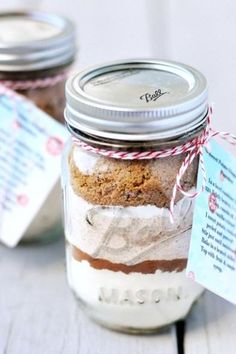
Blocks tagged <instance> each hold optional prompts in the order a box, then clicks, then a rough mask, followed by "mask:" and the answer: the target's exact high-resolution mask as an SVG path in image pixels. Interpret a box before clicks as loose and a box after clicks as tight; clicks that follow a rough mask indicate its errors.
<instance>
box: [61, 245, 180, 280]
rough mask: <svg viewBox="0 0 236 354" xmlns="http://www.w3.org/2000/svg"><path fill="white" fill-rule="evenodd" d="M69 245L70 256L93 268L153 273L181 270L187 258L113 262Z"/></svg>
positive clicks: (127, 272) (126, 272)
mask: <svg viewBox="0 0 236 354" xmlns="http://www.w3.org/2000/svg"><path fill="white" fill-rule="evenodd" d="M68 247H71V252H72V257H73V258H74V259H75V260H76V261H78V262H81V261H87V262H89V264H90V266H91V267H93V268H95V269H107V270H111V271H113V272H123V273H125V274H129V273H143V274H154V273H155V272H156V271H157V270H160V271H162V272H181V271H183V270H184V269H185V268H186V266H187V259H186V258H180V259H173V260H150V261H149V260H148V261H144V262H141V263H138V264H134V265H126V264H122V263H113V262H110V261H108V260H106V259H100V258H93V257H91V256H90V255H89V254H88V253H85V252H83V251H81V250H80V249H79V248H78V247H75V246H74V245H72V244H68Z"/></svg>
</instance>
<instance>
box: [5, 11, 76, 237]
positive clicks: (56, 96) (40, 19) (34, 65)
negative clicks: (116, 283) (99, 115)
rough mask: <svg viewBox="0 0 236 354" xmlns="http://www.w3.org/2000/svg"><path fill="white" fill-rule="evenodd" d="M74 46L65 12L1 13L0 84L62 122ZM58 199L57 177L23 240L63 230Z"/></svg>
mask: <svg viewBox="0 0 236 354" xmlns="http://www.w3.org/2000/svg"><path fill="white" fill-rule="evenodd" d="M75 47H76V46H75V28H74V25H73V23H72V22H71V21H70V20H68V19H66V18H64V17H61V16H57V15H55V14H49V13H44V12H38V11H33V12H32V11H17V12H1V13H0V85H4V86H5V87H8V88H10V89H12V90H14V91H16V92H18V93H20V94H21V95H24V96H26V97H27V98H29V99H30V100H31V101H33V102H34V103H35V104H36V105H37V106H38V107H39V108H40V109H42V110H43V111H44V112H46V113H48V114H49V115H50V118H49V119H55V120H56V121H57V122H59V123H63V122H64V119H63V111H64V106H65V94H64V86H65V81H66V78H67V75H68V70H69V68H70V67H71V64H72V63H73V61H74V58H75V52H76V48H75ZM36 188H38V189H39V184H38V183H37V186H36ZM39 192H40V189H39ZM60 200H61V198H60V181H59V180H58V181H57V183H56V184H55V186H54V188H53V190H52V191H51V193H50V194H49V196H48V198H47V199H46V201H45V203H44V204H43V206H42V207H41V209H40V211H39V213H38V214H37V216H36V217H35V218H34V219H33V221H32V223H31V225H30V227H29V228H28V230H27V231H26V233H25V235H24V237H23V241H48V240H49V239H53V238H55V237H57V236H58V235H60V234H61V231H62V226H61V207H60Z"/></svg>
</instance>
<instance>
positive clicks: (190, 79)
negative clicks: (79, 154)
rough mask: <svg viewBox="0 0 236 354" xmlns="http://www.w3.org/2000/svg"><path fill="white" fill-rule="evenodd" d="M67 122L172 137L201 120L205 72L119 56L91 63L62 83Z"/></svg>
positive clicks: (93, 130)
mask: <svg viewBox="0 0 236 354" xmlns="http://www.w3.org/2000/svg"><path fill="white" fill-rule="evenodd" d="M66 99H67V105H66V110H65V119H66V122H67V123H68V124H69V125H70V126H71V127H73V128H75V129H78V130H80V131H82V132H85V133H87V134H90V135H95V136H97V137H102V138H108V139H116V140H126V141H147V140H159V139H160V140H161V139H170V138H174V137H177V136H180V135H182V134H185V133H187V132H190V131H192V130H194V129H195V128H197V127H198V126H200V125H201V124H203V123H204V121H205V119H206V114H207V110H208V103H207V100H208V93H207V82H206V79H205V77H204V76H203V75H202V74H201V73H200V72H198V71H197V70H195V69H193V68H192V67H189V66H187V65H184V64H180V63H175V62H170V61H159V60H146V59H144V60H129V61H128V60H122V61H117V62H111V63H107V64H104V65H100V66H95V67H91V68H89V69H87V70H84V71H82V72H80V73H78V74H76V75H74V76H73V77H71V78H70V79H69V80H68V81H67V84H66Z"/></svg>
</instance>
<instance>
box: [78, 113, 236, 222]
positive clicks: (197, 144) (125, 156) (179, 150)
mask: <svg viewBox="0 0 236 354" xmlns="http://www.w3.org/2000/svg"><path fill="white" fill-rule="evenodd" d="M211 116H212V108H211V107H210V108H209V112H208V118H207V126H206V128H205V129H204V131H203V132H202V134H201V135H199V136H198V137H196V138H194V139H192V140H190V141H188V142H186V143H184V144H182V145H179V146H175V147H172V148H169V149H163V150H159V151H142V152H141V151H137V152H125V151H116V150H105V149H100V148H95V147H93V146H91V145H88V144H86V143H85V142H83V141H81V140H79V139H77V138H75V137H73V138H72V139H73V141H74V142H75V143H76V144H77V145H79V146H80V147H81V148H82V149H83V150H86V151H89V152H93V153H95V154H99V155H102V156H106V157H110V158H115V159H121V160H150V159H160V158H163V157H167V156H176V155H180V154H184V153H187V154H186V156H185V158H184V160H183V163H182V165H181V167H180V169H179V171H178V173H177V176H176V180H175V185H174V187H173V191H172V197H171V200H170V206H169V211H170V220H171V222H172V223H173V221H174V204H175V199H176V194H177V191H179V192H180V193H182V194H183V195H184V196H186V197H189V198H196V197H197V196H198V195H199V194H200V193H201V192H203V191H204V190H205V186H206V181H207V177H206V170H205V163H204V159H203V148H204V147H207V145H208V143H209V141H210V140H211V139H212V138H213V137H215V136H219V137H221V138H222V139H225V140H226V141H228V142H229V143H230V144H232V145H236V136H234V135H233V134H230V133H227V132H220V131H216V130H213V129H212V128H211V127H210V123H211ZM196 156H199V163H200V169H201V173H202V186H201V188H200V190H198V191H196V192H194V193H189V192H186V191H184V190H183V188H182V186H181V179H182V177H183V175H184V173H185V172H186V170H187V169H188V167H189V166H190V165H191V163H192V162H193V160H194V158H195V157H196Z"/></svg>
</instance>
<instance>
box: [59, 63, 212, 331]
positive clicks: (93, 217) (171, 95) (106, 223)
mask: <svg viewBox="0 0 236 354" xmlns="http://www.w3.org/2000/svg"><path fill="white" fill-rule="evenodd" d="M66 97H67V106H66V112H65V119H66V122H67V126H68V129H69V131H70V132H71V134H72V139H71V142H69V143H68V145H67V147H66V149H65V152H64V157H63V171H62V186H63V191H64V219H65V237H66V257H67V275H68V282H69V286H70V288H71V289H72V291H73V293H74V294H75V296H76V298H77V299H78V301H79V303H80V305H81V306H82V307H83V308H84V310H85V311H86V312H87V313H88V315H89V316H90V317H91V318H93V319H94V320H95V321H97V322H99V323H101V324H102V325H105V326H107V327H109V328H112V329H117V330H120V331H124V332H134V333H137V332H141V333H142V332H151V331H155V330H156V329H158V328H161V327H163V326H166V325H169V324H171V323H173V322H175V321H177V320H179V319H182V318H184V317H185V316H186V315H187V313H188V312H189V310H190V308H191V306H192V304H193V303H194V301H195V300H196V299H197V298H198V297H199V296H200V294H201V293H202V291H203V288H202V287H201V286H200V285H198V284H196V283H194V282H193V281H192V280H190V279H187V278H186V275H185V268H186V264H187V257H188V248H189V242H190V234H191V227H192V214H193V200H192V199H190V198H187V197H184V196H183V195H182V194H181V193H180V192H177V195H176V198H175V205H174V210H173V217H174V223H171V221H170V212H169V207H170V201H171V198H172V193H173V188H174V185H175V182H176V176H177V174H178V171H179V169H180V167H181V165H182V163H183V160H184V158H185V156H186V155H185V154H183V153H181V154H178V155H176V156H166V157H161V158H150V156H152V153H153V152H155V151H163V150H164V149H170V148H173V147H177V146H180V145H182V144H184V143H186V142H188V141H192V140H193V139H194V138H196V137H200V136H201V134H202V133H203V131H204V128H205V127H206V119H207V113H208V105H207V84H206V80H205V78H204V76H203V75H202V74H201V73H199V72H198V71H197V70H195V69H193V68H191V67H189V66H186V65H183V64H179V63H174V62H167V61H158V60H131V61H119V62H112V63H109V64H105V65H102V66H97V67H93V68H90V69H88V70H86V71H83V72H81V73H79V74H76V75H75V76H73V77H72V78H71V79H69V80H68V82H67V85H66ZM142 153H143V155H141V154H142ZM140 157H143V159H140ZM131 158H132V159H131ZM197 168H198V159H197V158H195V160H194V161H193V163H192V164H191V165H190V166H189V168H188V169H187V171H186V172H185V174H184V176H183V178H182V181H181V183H182V187H183V189H184V190H185V191H188V192H194V191H195V188H196V176H197Z"/></svg>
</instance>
